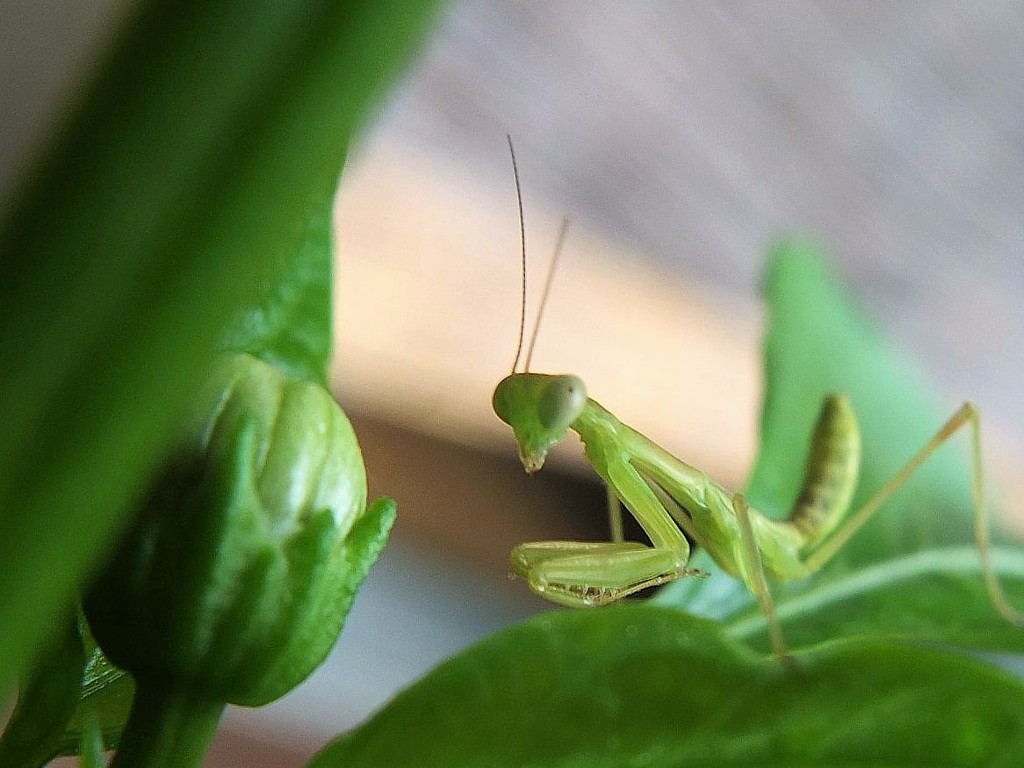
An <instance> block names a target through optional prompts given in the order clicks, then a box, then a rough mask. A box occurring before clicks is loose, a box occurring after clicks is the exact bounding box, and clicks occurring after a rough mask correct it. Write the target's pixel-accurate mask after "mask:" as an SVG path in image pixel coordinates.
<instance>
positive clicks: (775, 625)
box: [732, 493, 791, 664]
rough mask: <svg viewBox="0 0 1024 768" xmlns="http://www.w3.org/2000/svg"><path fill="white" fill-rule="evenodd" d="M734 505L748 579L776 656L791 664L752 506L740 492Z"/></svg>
mask: <svg viewBox="0 0 1024 768" xmlns="http://www.w3.org/2000/svg"><path fill="white" fill-rule="evenodd" d="M732 508H733V511H735V513H736V519H737V521H738V522H739V524H740V536H742V538H743V566H744V567H743V572H744V581H745V582H746V584H747V586H748V587H749V589H750V591H751V592H753V593H754V596H755V597H756V598H757V601H758V603H760V605H761V611H762V612H763V613H764V615H765V618H766V619H767V620H768V632H769V635H770V636H771V641H772V649H773V650H774V651H775V655H776V657H777V658H778V659H779V661H781V662H782V663H784V664H788V663H790V662H791V657H790V655H789V653H788V652H787V650H786V639H785V637H783V634H782V625H780V624H779V619H778V617H777V616H776V615H775V601H774V600H772V593H771V591H770V590H769V589H768V579H767V578H766V577H765V573H764V564H763V563H762V562H761V549H760V547H758V545H757V539H756V538H755V537H754V529H753V527H752V526H751V524H750V508H749V506H748V505H747V500H746V498H745V497H744V496H743V495H742V494H739V493H737V494H736V495H735V496H733V498H732Z"/></svg>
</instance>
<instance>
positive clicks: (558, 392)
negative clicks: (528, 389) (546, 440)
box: [537, 375, 587, 429]
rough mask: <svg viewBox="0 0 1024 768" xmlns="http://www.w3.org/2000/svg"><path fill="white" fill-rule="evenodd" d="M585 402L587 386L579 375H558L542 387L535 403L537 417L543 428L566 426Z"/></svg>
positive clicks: (574, 419)
mask: <svg viewBox="0 0 1024 768" xmlns="http://www.w3.org/2000/svg"><path fill="white" fill-rule="evenodd" d="M586 402H587V388H586V386H585V385H584V384H583V380H582V379H581V378H580V377H579V376H571V375H567V376H558V377H557V378H555V379H553V380H552V381H551V383H550V384H548V386H547V387H546V388H545V389H544V392H543V393H542V394H541V396H540V400H539V401H538V403H537V418H538V419H539V420H540V423H541V426H543V427H544V428H545V429H553V428H563V429H564V428H566V427H568V426H569V425H570V424H572V423H573V422H574V421H576V418H577V417H578V416H579V415H580V413H581V412H582V411H583V406H584V405H585V404H586Z"/></svg>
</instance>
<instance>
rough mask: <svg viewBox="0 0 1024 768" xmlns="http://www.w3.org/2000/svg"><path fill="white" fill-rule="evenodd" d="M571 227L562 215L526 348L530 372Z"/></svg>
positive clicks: (527, 366) (527, 367)
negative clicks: (566, 234) (528, 344)
mask: <svg viewBox="0 0 1024 768" xmlns="http://www.w3.org/2000/svg"><path fill="white" fill-rule="evenodd" d="M567 229H569V217H568V216H563V217H562V225H561V226H560V227H559V229H558V239H557V240H556V241H555V252H554V253H553V254H552V255H551V266H550V267H548V276H547V279H546V280H545V281H544V292H543V293H541V295H540V307H539V308H538V309H537V320H536V321H535V322H534V324H533V335H531V336H530V346H529V347H527V349H526V364H525V365H524V367H523V371H525V372H529V370H530V360H531V359H532V358H533V348H534V346H535V345H536V344H537V334H538V332H539V331H540V321H541V320H542V319H543V317H544V307H545V306H547V303H548V294H549V293H551V283H552V281H553V280H554V277H555V267H556V266H558V257H559V256H561V255H562V246H563V245H564V244H565V232H566V230H567Z"/></svg>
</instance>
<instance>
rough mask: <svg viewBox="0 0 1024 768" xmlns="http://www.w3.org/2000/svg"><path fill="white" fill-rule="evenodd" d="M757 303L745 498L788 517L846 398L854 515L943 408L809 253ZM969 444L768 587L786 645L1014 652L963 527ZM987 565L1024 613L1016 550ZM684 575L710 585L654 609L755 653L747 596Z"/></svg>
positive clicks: (776, 274)
mask: <svg viewBox="0 0 1024 768" xmlns="http://www.w3.org/2000/svg"><path fill="white" fill-rule="evenodd" d="M765 294H766V299H767V302H768V328H767V333H766V337H765V378H766V391H765V400H764V409H763V413H762V421H761V447H760V451H759V453H758V459H757V463H756V466H755V468H754V472H753V475H752V478H751V481H750V485H749V489H748V491H749V495H750V497H751V499H752V500H753V502H754V503H755V505H756V506H757V507H758V508H760V509H762V510H765V511H767V512H769V513H770V514H774V515H775V516H783V515H784V514H786V511H787V510H788V508H789V506H790V504H791V503H792V500H793V499H794V498H795V496H796V491H797V487H798V486H799V483H800V479H801V475H802V473H803V468H804V462H805V461H806V451H807V445H808V438H809V435H810V432H811V428H812V425H813V422H814V420H815V418H816V416H817V412H818V408H819V407H820V404H821V400H822V398H823V397H824V395H825V394H827V393H829V392H846V393H848V394H849V395H850V397H851V399H852V402H853V404H854V408H855V410H856V412H857V414H858V418H859V421H860V424H861V431H862V440H863V460H862V467H861V479H860V484H859V486H858V490H857V494H856V497H855V498H854V502H853V505H854V507H856V506H858V505H859V504H861V503H863V502H864V501H865V500H866V499H867V497H868V496H869V495H871V494H872V493H873V492H874V491H876V490H877V489H878V488H880V487H881V486H882V485H883V484H884V483H885V481H886V480H888V479H889V477H891V476H892V474H893V473H894V472H895V470H897V469H898V468H899V467H900V466H901V465H902V463H903V462H904V461H906V459H908V458H909V457H910V455H911V454H912V453H914V452H915V451H916V450H917V449H919V448H920V447H921V446H922V445H923V444H924V443H925V441H926V440H927V439H928V438H929V437H931V435H932V434H934V432H935V431H936V430H937V429H938V427H939V426H940V425H941V424H942V423H943V422H944V421H945V419H946V418H947V417H948V416H949V415H950V414H951V412H952V409H951V408H946V409H944V408H943V407H942V406H941V404H940V401H939V400H938V398H937V397H936V396H935V394H934V393H933V392H932V390H931V387H930V386H929V385H928V383H927V381H926V379H925V377H924V376H923V375H922V374H921V373H920V372H918V371H917V370H915V369H914V368H913V367H912V366H911V365H909V364H908V363H907V361H906V360H905V359H904V358H903V357H902V356H900V355H899V354H898V353H897V352H895V351H894V350H893V348H892V347H891V345H889V344H887V343H886V342H885V341H884V340H883V339H882V338H881V337H880V336H879V334H878V333H877V332H876V331H875V329H874V328H873V327H872V326H871V324H870V323H869V322H868V321H867V320H866V319H865V318H864V316H863V314H862V313H861V312H860V311H859V310H858V309H857V308H856V307H855V306H854V304H853V303H852V302H851V300H850V299H849V297H848V296H847V294H846V292H845V291H844V290H843V289H842V287H841V286H840V285H839V284H838V282H837V281H836V280H835V278H834V277H833V276H832V275H830V274H829V272H828V271H827V270H826V268H825V267H824V265H823V261H822V258H821V256H820V254H819V253H818V252H817V251H816V250H815V249H814V248H812V247H811V246H808V245H805V244H795V243H794V244H787V245H783V246H780V247H779V248H777V249H776V250H775V251H774V252H773V253H772V255H771V259H770V261H769V265H768V270H767V276H766V280H765ZM944 411H945V412H944ZM967 445H968V441H967V434H966V431H964V434H962V435H958V436H957V437H956V439H954V440H953V441H951V444H949V445H946V446H944V447H942V448H940V449H939V451H938V452H937V453H936V454H935V455H934V456H933V457H931V458H930V459H929V460H928V461H927V462H926V463H925V464H924V465H923V466H922V468H921V469H920V470H919V471H918V472H917V473H916V474H915V475H914V476H913V477H912V478H911V480H910V481H909V482H908V483H907V484H906V485H905V486H904V487H903V488H902V489H901V490H899V491H897V493H896V494H894V496H893V497H892V498H890V500H889V501H887V502H886V504H885V505H884V506H883V507H882V508H881V509H880V510H879V511H878V513H877V514H876V515H875V516H874V518H872V520H871V521H870V522H869V523H868V524H867V525H866V526H865V527H864V528H863V529H862V530H861V531H860V532H858V533H857V534H856V535H855V536H854V537H853V538H852V539H851V540H850V541H849V542H848V543H847V545H846V546H845V547H844V548H843V549H842V550H840V552H839V553H838V554H837V555H836V557H835V558H833V560H832V561H830V562H829V563H828V564H826V566H825V567H824V568H823V569H822V571H820V572H819V573H817V574H815V575H814V576H812V577H811V578H809V579H804V580H802V581H798V582H792V583H785V584H781V583H777V584H773V585H772V594H773V596H774V597H775V601H776V605H777V608H778V613H779V617H780V620H781V621H782V625H783V630H784V632H785V635H786V639H787V641H788V642H789V643H790V645H791V646H794V647H800V646H803V645H810V644H814V643H821V642H825V641H828V640H831V639H834V638H838V637H853V636H871V637H875V638H882V637H888V638H912V639H916V640H921V641H929V642H939V643H950V644H954V645H959V646H962V647H967V648H975V649H986V650H996V651H1005V652H1013V653H1024V630H1022V629H1021V628H1020V627H1016V626H1013V625H1011V624H1010V623H1009V622H1007V621H1006V620H1005V619H1004V618H1003V617H1002V616H1000V615H999V614H998V613H996V611H995V609H994V608H993V607H992V604H991V601H990V600H989V597H988V594H987V592H986V590H985V587H984V582H983V575H982V572H981V562H980V557H979V554H978V550H977V547H976V545H975V543H974V537H973V528H972V525H971V495H970V476H969V474H968V469H967V464H966V462H965V461H964V458H965V456H966V454H967ZM995 554H996V556H995V558H994V560H995V567H996V571H997V574H998V576H999V579H1000V582H1001V584H1002V585H1003V587H1004V589H1006V591H1007V592H1008V594H1009V597H1010V601H1011V603H1012V604H1014V605H1016V606H1024V550H1022V549H1020V548H1003V549H1000V550H999V551H998V552H996V553H995ZM693 564H694V565H695V567H698V568H702V569H703V570H706V571H708V572H710V573H711V577H710V578H709V579H707V580H692V579H691V580H685V581H680V582H677V583H675V584H672V585H670V586H669V587H666V588H665V589H664V590H662V592H661V593H660V594H659V595H658V596H657V597H656V600H657V601H658V602H659V603H662V604H666V605H674V606H677V607H680V608H682V609H684V610H686V611H689V612H694V613H696V614H698V615H701V616H705V617H708V618H714V619H717V620H719V621H721V622H723V623H724V628H725V630H726V631H727V632H729V633H730V634H732V635H733V636H735V637H738V638H744V639H747V640H750V641H752V642H753V643H754V645H755V646H756V647H758V648H762V649H767V648H768V637H767V630H766V625H765V621H764V618H763V616H762V614H761V611H760V609H759V608H758V606H757V605H756V602H755V601H754V599H753V598H752V597H751V595H750V594H749V593H748V592H747V591H746V589H745V587H744V586H743V585H742V584H741V583H740V582H738V581H736V580H735V579H732V578H730V577H729V576H726V575H724V574H723V573H722V572H721V571H720V569H719V568H718V567H717V566H716V565H715V564H714V563H713V562H711V560H710V558H708V557H707V556H706V554H705V553H701V554H700V555H698V556H697V557H695V558H694V562H693Z"/></svg>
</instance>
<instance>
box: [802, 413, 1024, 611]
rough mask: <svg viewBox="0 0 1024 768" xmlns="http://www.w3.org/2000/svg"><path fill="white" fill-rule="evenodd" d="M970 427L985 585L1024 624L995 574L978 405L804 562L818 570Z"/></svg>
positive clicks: (946, 427) (996, 603)
mask: <svg viewBox="0 0 1024 768" xmlns="http://www.w3.org/2000/svg"><path fill="white" fill-rule="evenodd" d="M964 426H969V427H970V440H971V490H972V496H973V507H974V538H975V541H976V542H977V544H978V553H979V555H980V556H981V567H982V572H983V574H984V578H985V587H986V589H987V590H988V594H989V599H990V600H991V602H992V605H993V607H994V608H995V609H996V610H997V611H998V612H999V613H1000V614H1001V615H1002V616H1003V617H1004V618H1005V619H1006V620H1007V621H1009V622H1011V623H1013V624H1020V625H1024V614H1021V613H1020V612H1019V611H1017V610H1016V609H1015V608H1013V606H1011V605H1010V603H1009V601H1008V600H1007V599H1006V595H1005V594H1004V592H1003V590H1002V587H1001V586H1000V585H999V580H998V578H996V572H995V568H994V567H993V565H992V553H991V543H990V541H989V531H988V514H987V511H986V508H985V488H984V480H983V477H982V465H981V419H980V416H979V414H978V409H977V408H975V407H974V405H973V404H971V403H964V404H963V405H962V406H960V408H959V409H957V411H956V413H954V414H953V415H952V416H951V417H950V418H949V420H948V421H947V422H946V423H945V424H943V425H942V427H941V428H940V429H939V431H938V432H936V433H935V435H934V436H932V438H931V439H930V440H929V441H928V442H927V443H925V445H924V446H923V447H922V448H921V449H920V450H919V451H918V452H917V453H915V454H914V455H913V456H911V457H910V459H908V460H907V462H906V464H904V465H903V466H902V467H900V469H899V471H897V472H896V474H895V475H893V476H892V478H890V479H889V481H888V482H887V483H886V484H885V485H883V486H882V487H881V488H880V489H879V490H878V491H877V492H875V495H874V496H872V497H871V498H870V499H868V501H867V502H865V504H864V506H862V507H861V508H860V509H858V510H857V511H856V512H854V513H853V514H852V515H850V517H849V518H847V520H846V521H845V522H844V523H842V524H841V525H840V526H839V527H838V528H836V529H835V531H833V532H832V534H831V535H829V536H828V537H827V538H825V539H824V540H823V541H822V543H821V544H820V545H819V546H818V547H816V548H815V550H814V551H813V552H812V553H811V554H810V555H809V556H808V557H807V558H806V560H805V563H806V565H807V567H808V569H810V570H811V571H817V570H818V569H819V568H821V567H822V566H823V565H824V564H825V563H827V562H828V561H829V560H831V559H832V557H833V556H834V555H835V554H836V553H837V552H838V551H839V550H840V549H841V548H842V547H843V545H844V544H845V543H846V542H847V541H848V540H849V539H850V537H851V536H853V535H854V534H855V533H856V532H857V531H858V530H860V528H861V526H862V525H864V523H866V522H867V521H868V520H869V519H870V518H871V516H872V515H873V514H874V513H875V512H876V511H878V508H879V507H881V506H882V504H883V503H885V501H886V500H887V499H888V498H889V496H891V495H892V494H893V493H894V492H895V491H896V490H897V489H898V488H899V487H900V486H902V485H903V484H904V483H905V482H906V481H907V479H908V478H909V477H910V476H911V475H912V474H913V473H914V472H915V471H916V470H917V469H918V467H920V466H921V464H923V463H924V462H925V460H927V459H928V457H929V456H931V455H932V453H934V452H935V450H936V449H937V448H938V447H939V446H941V445H942V444H943V443H945V442H946V441H947V440H949V438H950V437H952V436H953V435H954V434H955V433H956V432H957V431H958V430H959V429H960V428H961V427H964Z"/></svg>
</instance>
